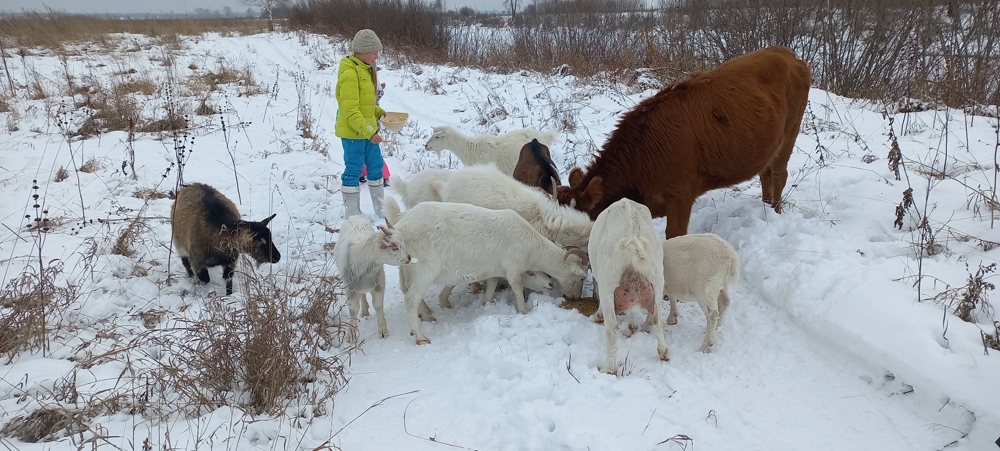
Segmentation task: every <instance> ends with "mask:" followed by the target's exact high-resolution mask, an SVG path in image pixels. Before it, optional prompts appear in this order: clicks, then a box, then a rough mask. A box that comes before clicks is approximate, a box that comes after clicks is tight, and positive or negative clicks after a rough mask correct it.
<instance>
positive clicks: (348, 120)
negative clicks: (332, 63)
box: [336, 55, 385, 139]
mask: <svg viewBox="0 0 1000 451" xmlns="http://www.w3.org/2000/svg"><path fill="white" fill-rule="evenodd" d="M336 95H337V128H336V134H337V137H339V138H349V139H371V137H372V136H374V135H375V133H376V132H378V122H376V121H377V120H378V118H380V117H382V115H383V114H385V110H383V109H382V108H381V107H379V106H378V105H376V104H375V83H374V82H372V73H371V66H369V65H367V64H365V63H364V61H361V60H359V59H357V58H355V57H354V55H349V56H345V57H344V58H343V59H341V60H340V69H339V70H338V71H337V90H336Z"/></svg>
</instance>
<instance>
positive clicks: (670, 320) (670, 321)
mask: <svg viewBox="0 0 1000 451" xmlns="http://www.w3.org/2000/svg"><path fill="white" fill-rule="evenodd" d="M667 324H669V325H671V326H673V325H675V324H677V317H676V316H668V317H667Z"/></svg>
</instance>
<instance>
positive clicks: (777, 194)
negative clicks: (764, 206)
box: [761, 121, 799, 213]
mask: <svg viewBox="0 0 1000 451" xmlns="http://www.w3.org/2000/svg"><path fill="white" fill-rule="evenodd" d="M792 128H793V130H787V131H786V132H785V139H783V140H782V141H781V145H780V146H779V147H778V154H777V155H775V157H774V159H773V160H771V164H770V167H769V168H768V169H766V170H765V172H766V171H770V172H771V189H770V191H764V193H765V195H766V194H768V193H770V204H771V207H772V208H774V212H775V213H781V192H782V191H784V189H785V183H786V182H787V181H788V160H789V159H791V158H792V150H794V148H795V137H796V136H798V134H799V127H798V121H796V123H795V125H794V126H793V127H792ZM763 182H764V177H763V176H761V185H762V186H764V183H763ZM764 202H767V199H765V200H764Z"/></svg>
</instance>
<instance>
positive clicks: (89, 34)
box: [0, 12, 267, 51]
mask: <svg viewBox="0 0 1000 451" xmlns="http://www.w3.org/2000/svg"><path fill="white" fill-rule="evenodd" d="M266 29H267V22H266V21H261V20H256V19H134V20H119V19H117V18H111V17H96V16H80V15H71V14H63V13H58V12H44V13H43V12H30V13H27V14H23V15H18V16H17V17H14V16H0V30H3V31H2V32H0V35H3V36H7V37H10V38H11V40H12V41H13V44H12V46H13V47H44V48H48V49H51V50H53V51H61V50H62V49H63V47H64V46H65V44H67V43H72V42H98V43H103V44H104V45H105V46H106V47H108V48H112V47H113V46H114V45H115V44H116V42H113V41H112V40H111V39H110V38H109V37H108V36H107V35H108V34H110V33H133V34H143V35H146V36H150V37H154V38H161V39H165V40H166V42H169V41H170V40H176V39H177V36H196V35H201V34H204V33H220V34H230V33H238V34H245V35H249V34H256V33H261V32H264V31H265V30H266Z"/></svg>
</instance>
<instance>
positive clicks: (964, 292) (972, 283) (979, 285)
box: [955, 263, 997, 322]
mask: <svg viewBox="0 0 1000 451" xmlns="http://www.w3.org/2000/svg"><path fill="white" fill-rule="evenodd" d="M965 266H966V270H968V266H969V264H968V263H966V264H965ZM996 269H997V264H996V263H990V264H989V265H987V266H983V264H982V263H980V264H979V269H977V270H976V273H975V274H972V273H971V272H970V273H969V279H968V280H967V281H966V283H965V286H964V287H962V288H961V293H960V294H959V298H958V305H956V306H955V315H957V316H958V317H959V318H961V319H962V321H965V322H974V321H975V319H974V318H973V313H974V312H975V311H976V310H980V311H982V312H984V313H986V314H987V315H989V317H992V315H991V314H992V311H991V310H992V306H991V305H990V303H989V296H987V295H986V292H987V291H993V290H994V289H995V288H996V286H994V285H993V284H992V283H990V282H987V281H986V280H984V278H985V277H986V276H987V275H988V274H990V273H992V272H993V271H995V270H996Z"/></svg>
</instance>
